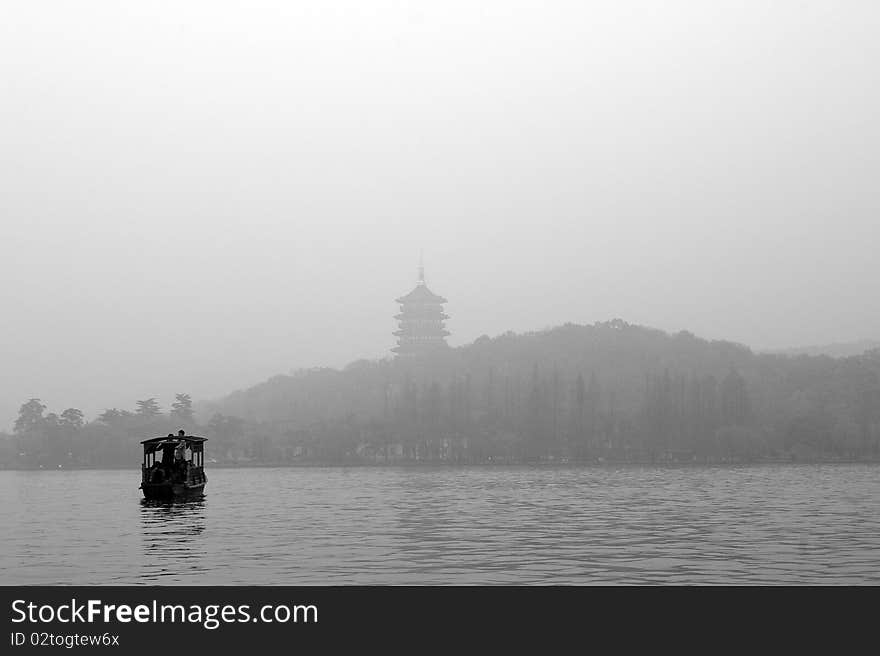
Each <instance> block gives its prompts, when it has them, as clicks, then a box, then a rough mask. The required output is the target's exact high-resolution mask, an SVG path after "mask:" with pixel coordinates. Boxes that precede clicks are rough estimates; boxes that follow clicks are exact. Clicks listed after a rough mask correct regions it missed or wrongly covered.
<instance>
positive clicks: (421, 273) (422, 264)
mask: <svg viewBox="0 0 880 656" xmlns="http://www.w3.org/2000/svg"><path fill="white" fill-rule="evenodd" d="M418 283H419V284H420V285H424V284H425V257H424V255H423V254H422V251H421V250H420V251H419V280H418Z"/></svg>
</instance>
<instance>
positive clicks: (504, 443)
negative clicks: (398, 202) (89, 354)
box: [0, 320, 880, 469]
mask: <svg viewBox="0 0 880 656" xmlns="http://www.w3.org/2000/svg"><path fill="white" fill-rule="evenodd" d="M878 381H880V350H873V351H868V352H866V353H863V354H861V355H859V356H853V357H846V358H837V359H835V358H832V357H828V356H808V355H799V356H784V355H772V354H755V353H753V352H752V351H751V350H749V349H748V348H746V347H744V346H741V345H738V344H732V343H730V342H721V341H706V340H704V339H699V338H698V337H695V336H694V335H692V334H690V333H684V332H682V333H677V334H674V335H670V334H667V333H664V332H661V331H659V330H653V329H650V328H644V327H641V326H633V325H630V324H627V323H625V322H623V321H620V320H615V321H610V322H607V323H600V324H595V325H592V326H575V325H565V326H561V327H559V328H554V329H552V330H547V331H542V332H536V333H528V334H524V335H514V334H512V333H507V334H505V335H501V336H499V337H495V338H489V337H481V338H480V339H478V340H476V341H475V342H474V343H473V344H470V345H467V346H462V347H459V348H450V349H444V350H443V351H441V352H438V353H437V354H436V356H434V357H432V358H431V359H429V360H425V359H422V360H409V361H408V360H400V359H390V358H389V359H386V360H380V361H365V360H362V361H358V362H354V363H352V364H351V365H349V366H348V367H346V368H345V369H343V370H341V371H340V370H334V369H315V370H308V371H301V372H299V373H296V374H294V375H290V376H277V377H275V378H272V379H270V380H268V381H266V382H265V383H262V384H260V385H257V386H255V387H252V388H250V389H247V390H244V391H241V392H236V393H234V394H231V395H230V396H228V397H227V398H225V399H222V400H221V401H218V402H214V403H206V402H202V403H201V404H196V405H195V412H194V406H193V403H192V400H191V398H190V396H189V395H188V394H184V393H178V394H177V395H176V397H175V398H176V401H175V402H174V403H173V404H172V405H171V407H170V408H169V409H168V411H167V412H166V411H165V410H164V409H163V408H161V407H160V406H159V404H158V403H157V402H156V400H155V399H142V400H140V401H137V403H136V407H135V408H134V409H133V410H126V409H122V410H120V409H117V408H108V409H107V410H105V411H104V412H102V413H101V414H100V415H99V416H98V417H97V418H95V419H92V420H91V421H86V418H85V417H84V416H83V413H82V412H80V410H78V409H77V408H67V409H64V410H62V409H60V408H56V409H54V410H55V411H50V412H48V414H46V411H47V410H50V409H49V408H47V407H46V406H45V405H44V404H43V403H42V401H41V400H40V399H38V398H34V399H30V400H27V401H25V402H24V403H23V404H22V406H21V409H20V411H19V416H18V419H17V420H16V422H15V432H14V434H12V435H5V434H0V467H24V468H32V467H42V468H52V469H55V468H70V467H113V466H124V467H134V466H137V464H138V463H140V461H141V454H140V446H139V442H140V440H142V439H144V438H145V437H151V436H156V435H164V434H167V433H169V432H173V431H176V430H177V429H178V428H184V429H185V430H186V431H187V432H188V433H190V434H198V435H204V436H206V437H208V438H209V440H210V441H209V443H208V457H209V463H211V464H219V463H229V464H294V463H385V462H389V463H390V462H419V463H425V462H436V463H450V462H452V463H499V462H500V463H520V462H719V461H756V460H766V459H785V460H791V459H798V460H811V459H812V460H829V459H832V460H833V459H859V460H877V459H878V458H880V382H878ZM157 391H158V390H157Z"/></svg>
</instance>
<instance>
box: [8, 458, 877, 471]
mask: <svg viewBox="0 0 880 656" xmlns="http://www.w3.org/2000/svg"><path fill="white" fill-rule="evenodd" d="M872 464H873V465H877V464H880V457H876V458H847V459H828V458H826V459H807V458H802V459H790V458H772V459H771V458H766V459H757V460H730V461H691V462H686V461H678V462H657V461H654V462H652V461H650V460H606V461H604V462H472V463H453V462H294V463H291V462H285V463H247V464H229V463H223V464H220V463H216V464H210V463H209V464H208V465H207V466H206V468H205V469H206V471H211V470H212V469H272V468H275V469H310V468H346V469H356V468H365V469H378V468H396V469H475V468H495V467H497V468H503V467H523V468H532V469H602V468H607V467H656V468H670V469H689V468H698V467H732V466H737V467H748V466H759V465H872ZM139 469H140V468H139V467H121V466H117V467H58V468H51V467H0V472H2V471H44V472H50V471H51V472H69V471H139Z"/></svg>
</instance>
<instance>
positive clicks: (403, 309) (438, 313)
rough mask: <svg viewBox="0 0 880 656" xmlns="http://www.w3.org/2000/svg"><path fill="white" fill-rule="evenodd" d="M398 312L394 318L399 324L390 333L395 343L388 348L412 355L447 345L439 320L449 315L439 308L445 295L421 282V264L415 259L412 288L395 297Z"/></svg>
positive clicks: (423, 281) (441, 321)
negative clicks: (416, 266)
mask: <svg viewBox="0 0 880 656" xmlns="http://www.w3.org/2000/svg"><path fill="white" fill-rule="evenodd" d="M396 302H397V303H400V314H397V315H395V317H394V318H395V319H397V321H398V322H399V324H400V327H399V328H398V330H397V331H395V332H394V333H393V334H394V336H395V337H397V346H396V347H394V348H393V349H391V350H392V351H394V352H395V353H397V355H398V356H399V357H414V356H419V355H424V354H426V353H430V352H434V351H437V350H439V349H444V348H447V344H446V336H447V335H449V331H448V330H446V326H445V324H444V323H443V321H444V320H445V319H448V318H449V316H448V315H446V314H444V312H443V304H444V303H446V302H447V301H446V299H445V298H443V297H442V296H438V295H437V294H435V293H434V292H432V291H431V290H430V289H428V286H427V285H426V284H425V267H424V265H423V264H421V263H419V279H418V284H416V287H415V289H413V290H412V291H411V292H410V293H409V294H407V295H406V296H401V297H400V298H398V299H397V300H396Z"/></svg>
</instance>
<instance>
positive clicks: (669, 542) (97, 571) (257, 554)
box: [0, 465, 880, 585]
mask: <svg viewBox="0 0 880 656" xmlns="http://www.w3.org/2000/svg"><path fill="white" fill-rule="evenodd" d="M208 474H209V479H210V480H209V483H208V486H207V489H206V492H207V494H206V496H205V498H204V499H202V500H200V501H196V502H189V503H181V504H175V505H148V504H146V503H144V502H142V500H141V494H140V491H139V490H138V489H137V488H138V484H139V482H140V480H139V479H140V473H139V471H49V472H45V471H30V472H11V471H4V472H0V527H2V531H3V536H2V542H0V584H5V585H19V584H111V585H113V584H166V585H167V584H289V585H298V584H317V585H323V584H421V583H425V584H475V583H485V584H509V583H524V584H568V583H576V584H590V583H614V584H628V583H699V584H713V583H743V584H754V583H833V584H842V583H853V584H878V583H880V466H878V465H781V466H776V465H757V466H742V467H694V468H691V467H681V468H668V467H667V468H663V467H636V466H632V467H592V468H587V467H584V468H574V467H572V468H561V467H560V468H549V467H547V468H545V467H485V468H482V467H473V468H470V467H469V468H405V467H400V468H394V467H389V468H371V467H360V468H330V467H328V468H272V469H211V470H209V472H208Z"/></svg>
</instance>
